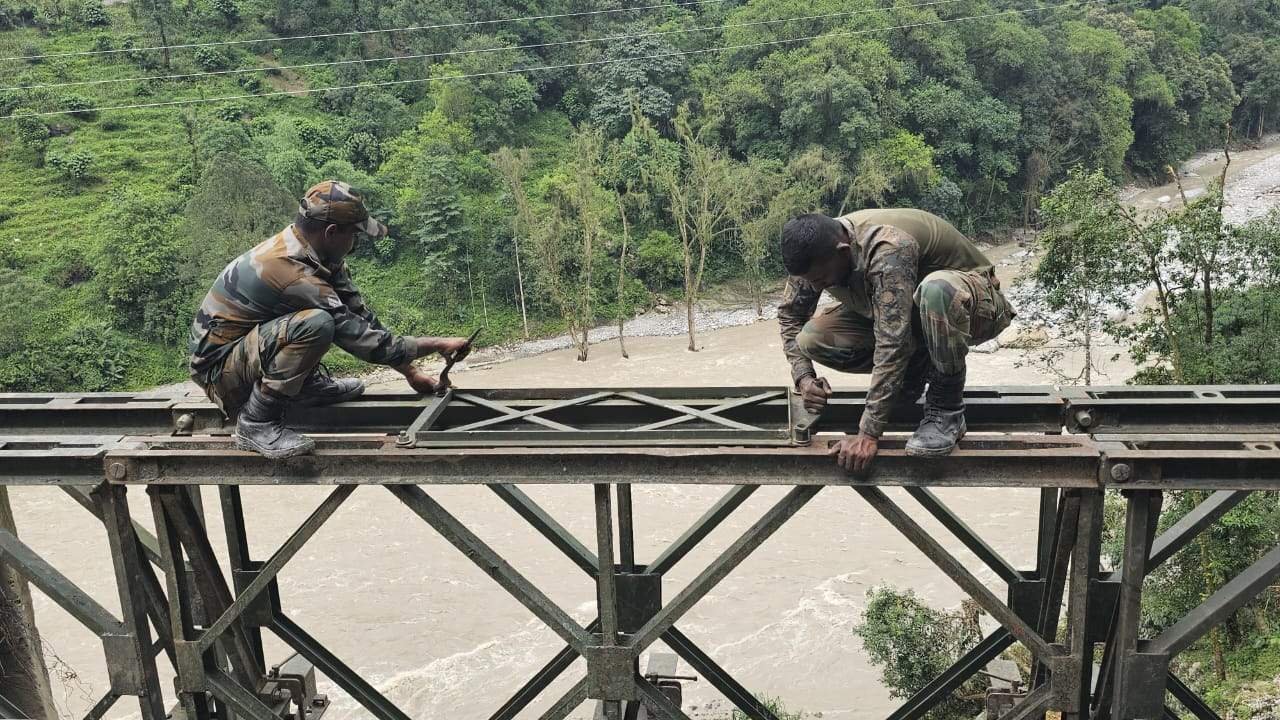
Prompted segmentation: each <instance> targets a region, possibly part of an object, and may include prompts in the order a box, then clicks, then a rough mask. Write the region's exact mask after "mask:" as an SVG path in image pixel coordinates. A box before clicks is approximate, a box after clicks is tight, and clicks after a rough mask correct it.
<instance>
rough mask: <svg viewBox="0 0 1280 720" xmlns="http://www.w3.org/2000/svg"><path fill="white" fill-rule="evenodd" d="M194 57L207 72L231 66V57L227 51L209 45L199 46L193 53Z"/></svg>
mask: <svg viewBox="0 0 1280 720" xmlns="http://www.w3.org/2000/svg"><path fill="white" fill-rule="evenodd" d="M192 59H193V60H195V63H196V65H199V66H200V68H201V69H202V70H204V71H205V72H216V71H218V70H226V69H227V68H228V67H230V66H231V58H229V57H227V55H226V53H224V52H222V51H220V50H215V49H213V48H209V47H199V48H196V51H195V52H194V53H192Z"/></svg>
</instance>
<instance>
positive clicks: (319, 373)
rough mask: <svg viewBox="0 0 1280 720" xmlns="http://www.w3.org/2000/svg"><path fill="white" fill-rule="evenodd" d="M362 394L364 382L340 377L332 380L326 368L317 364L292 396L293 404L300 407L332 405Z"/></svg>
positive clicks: (353, 398)
mask: <svg viewBox="0 0 1280 720" xmlns="http://www.w3.org/2000/svg"><path fill="white" fill-rule="evenodd" d="M363 394H364V382H363V381H361V380H358V379H356V378H341V379H338V380H334V379H333V378H331V377H329V372H328V370H326V369H325V367H324V366H323V365H317V366H316V369H314V370H312V371H311V374H310V375H308V376H307V379H306V381H305V382H303V383H302V389H301V390H299V391H298V394H297V395H294V396H293V400H292V402H293V404H294V405H299V406H302V407H314V406H316V405H333V404H334V403H340V402H346V401H348V400H355V399H356V398H358V397H360V396H361V395H363Z"/></svg>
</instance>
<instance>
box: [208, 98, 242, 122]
mask: <svg viewBox="0 0 1280 720" xmlns="http://www.w3.org/2000/svg"><path fill="white" fill-rule="evenodd" d="M248 111H249V109H248V108H247V107H245V106H244V104H243V103H238V102H233V103H225V104H223V105H219V106H218V107H216V108H214V109H213V116H214V117H216V118H217V119H219V120H221V121H223V122H231V123H233V122H240V120H242V119H243V118H244V116H245V113H247V112H248Z"/></svg>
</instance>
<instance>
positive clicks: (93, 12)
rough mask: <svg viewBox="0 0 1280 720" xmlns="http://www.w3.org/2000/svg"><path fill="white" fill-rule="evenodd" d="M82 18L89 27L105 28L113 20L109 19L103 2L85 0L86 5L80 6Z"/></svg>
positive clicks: (99, 0)
mask: <svg viewBox="0 0 1280 720" xmlns="http://www.w3.org/2000/svg"><path fill="white" fill-rule="evenodd" d="M80 17H81V19H82V20H84V24H85V25H88V26H89V27H103V26H106V25H110V24H111V18H109V17H107V9H106V8H105V7H103V6H102V0H84V4H83V5H81V6H80Z"/></svg>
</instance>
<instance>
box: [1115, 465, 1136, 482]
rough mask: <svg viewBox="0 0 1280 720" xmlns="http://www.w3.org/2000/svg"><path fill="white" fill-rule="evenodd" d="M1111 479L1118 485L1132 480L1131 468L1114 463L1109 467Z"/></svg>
mask: <svg viewBox="0 0 1280 720" xmlns="http://www.w3.org/2000/svg"><path fill="white" fill-rule="evenodd" d="M1111 479H1112V480H1115V481H1116V482H1118V483H1127V482H1129V481H1130V480H1132V479H1133V466H1131V465H1128V464H1126V463H1116V464H1115V465H1112V466H1111Z"/></svg>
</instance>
